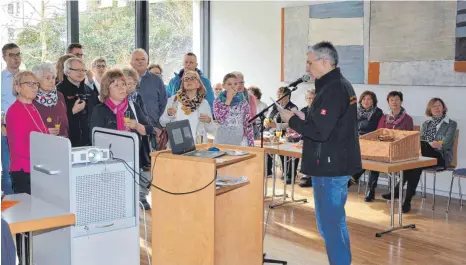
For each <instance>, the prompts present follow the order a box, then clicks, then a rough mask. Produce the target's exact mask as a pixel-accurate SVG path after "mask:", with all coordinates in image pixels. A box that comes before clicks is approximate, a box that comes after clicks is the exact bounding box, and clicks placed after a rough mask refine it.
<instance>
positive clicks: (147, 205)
mask: <svg viewBox="0 0 466 265" xmlns="http://www.w3.org/2000/svg"><path fill="white" fill-rule="evenodd" d="M140 202H141V203H142V205H143V206H144V208H143V209H144V210H145V211H149V210H150V209H151V208H150V204H149V203H148V202H147V200H146V199H142V200H140Z"/></svg>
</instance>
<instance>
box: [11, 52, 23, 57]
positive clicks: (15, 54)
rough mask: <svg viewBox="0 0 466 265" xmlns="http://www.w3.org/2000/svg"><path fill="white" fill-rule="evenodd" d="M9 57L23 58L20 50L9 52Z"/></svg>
mask: <svg viewBox="0 0 466 265" xmlns="http://www.w3.org/2000/svg"><path fill="white" fill-rule="evenodd" d="M8 57H10V58H21V53H20V52H18V53H10V54H8Z"/></svg>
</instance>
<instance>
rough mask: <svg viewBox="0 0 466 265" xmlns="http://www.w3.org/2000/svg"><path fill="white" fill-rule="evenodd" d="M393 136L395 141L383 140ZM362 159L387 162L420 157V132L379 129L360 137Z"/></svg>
mask: <svg viewBox="0 0 466 265" xmlns="http://www.w3.org/2000/svg"><path fill="white" fill-rule="evenodd" d="M383 137H391V138H392V139H393V141H381V140H380V139H383ZM359 144H360V146H361V157H362V159H367V160H374V161H379V162H386V163H396V162H402V161H408V160H415V159H418V158H419V150H420V148H421V140H420V133H419V132H417V131H399V130H391V129H378V130H376V131H374V132H371V133H368V134H365V135H362V136H360V137H359Z"/></svg>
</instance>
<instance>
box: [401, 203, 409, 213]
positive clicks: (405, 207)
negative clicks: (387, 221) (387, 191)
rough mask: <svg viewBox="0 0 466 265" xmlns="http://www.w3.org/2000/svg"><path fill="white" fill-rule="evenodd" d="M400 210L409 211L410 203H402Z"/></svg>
mask: <svg viewBox="0 0 466 265" xmlns="http://www.w3.org/2000/svg"><path fill="white" fill-rule="evenodd" d="M401 211H402V212H403V213H409V211H411V203H410V202H405V203H403V206H402V207H401Z"/></svg>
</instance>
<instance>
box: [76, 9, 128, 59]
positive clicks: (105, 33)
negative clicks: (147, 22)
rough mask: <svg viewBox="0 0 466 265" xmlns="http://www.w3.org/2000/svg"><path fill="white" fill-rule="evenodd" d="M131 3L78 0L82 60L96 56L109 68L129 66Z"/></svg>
mask: <svg viewBox="0 0 466 265" xmlns="http://www.w3.org/2000/svg"><path fill="white" fill-rule="evenodd" d="M134 6H135V3H134V1H129V0H128V1H121V0H119V1H115V0H99V1H90V0H81V1H79V43H81V44H82V45H83V46H84V60H85V61H86V62H90V61H91V60H92V59H94V58H95V57H98V56H103V57H105V58H106V59H107V64H108V65H109V66H115V67H122V66H126V65H129V63H130V59H131V58H130V57H131V52H132V51H133V49H134V47H135V44H134V36H135V34H134V30H135V9H134Z"/></svg>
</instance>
